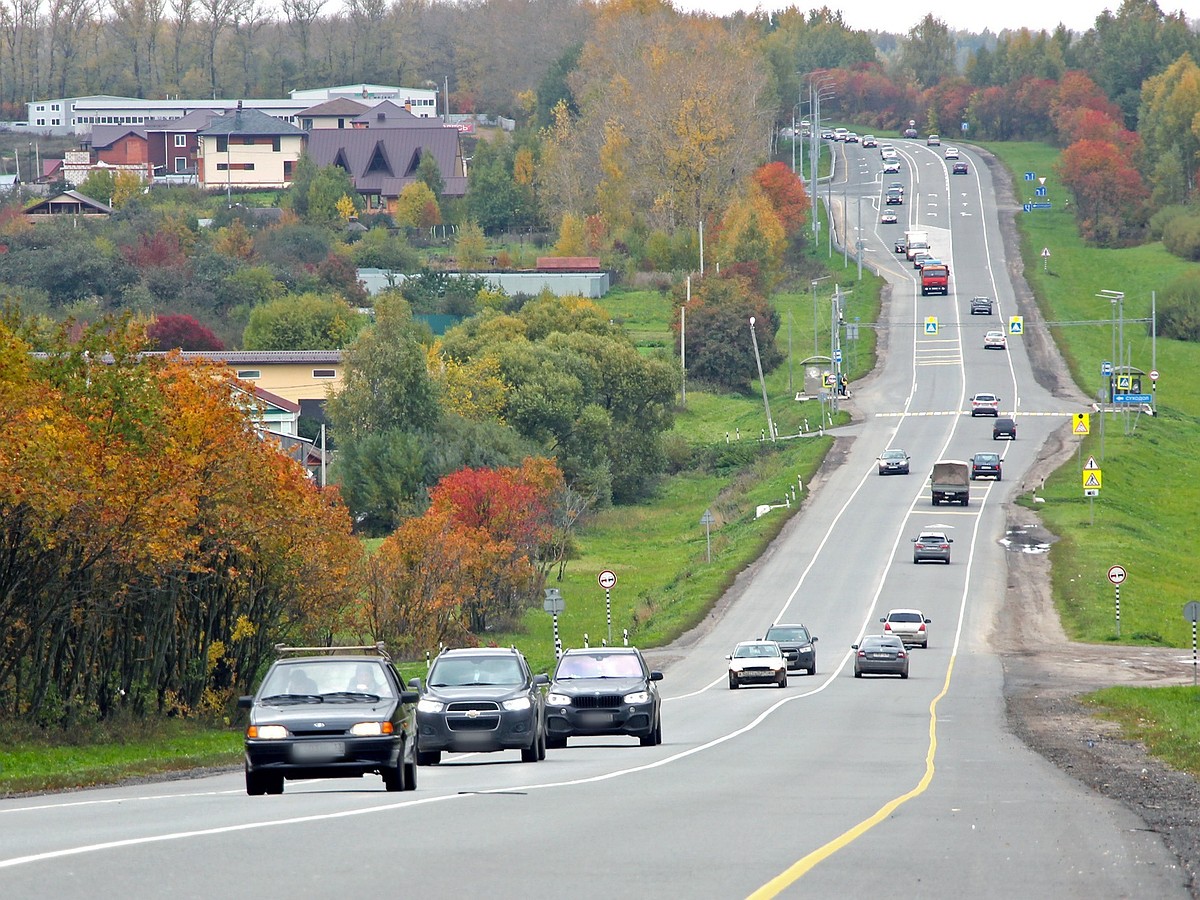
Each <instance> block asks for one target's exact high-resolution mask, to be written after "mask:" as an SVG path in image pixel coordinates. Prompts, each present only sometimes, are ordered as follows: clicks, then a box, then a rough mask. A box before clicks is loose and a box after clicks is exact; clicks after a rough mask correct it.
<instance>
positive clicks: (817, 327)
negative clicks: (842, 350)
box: [811, 275, 830, 356]
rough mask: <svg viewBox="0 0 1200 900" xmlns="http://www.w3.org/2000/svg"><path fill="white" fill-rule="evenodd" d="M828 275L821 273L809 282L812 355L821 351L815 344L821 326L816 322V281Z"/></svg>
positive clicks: (822, 279)
mask: <svg viewBox="0 0 1200 900" xmlns="http://www.w3.org/2000/svg"><path fill="white" fill-rule="evenodd" d="M829 277H830V276H828V275H822V276H821V277H820V278H814V279H813V280H812V282H811V283H812V301H813V356H817V355H818V354H820V352H821V350H820V348H819V347H818V346H817V338H818V336H819V335H820V334H821V326H820V325H819V324H818V321H819V320H818V317H817V282H818V281H824V280H825V279H826V278H829Z"/></svg>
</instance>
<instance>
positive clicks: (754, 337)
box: [750, 316, 775, 442]
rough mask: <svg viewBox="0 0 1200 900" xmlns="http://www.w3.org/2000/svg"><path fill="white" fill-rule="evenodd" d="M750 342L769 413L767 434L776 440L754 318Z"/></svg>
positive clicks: (751, 320) (765, 405)
mask: <svg viewBox="0 0 1200 900" xmlns="http://www.w3.org/2000/svg"><path fill="white" fill-rule="evenodd" d="M750 340H751V341H752V342H753V343H754V362H755V363H756V364H757V366H758V383H759V384H760V385H761V386H762V395H763V409H765V410H766V411H767V434H769V435H770V436H771V440H772V442H773V441H774V440H775V422H774V420H772V418H771V401H769V400H768V399H767V380H766V379H765V378H763V369H762V357H761V356H759V355H758V336H757V335H756V334H755V333H754V316H751V317H750Z"/></svg>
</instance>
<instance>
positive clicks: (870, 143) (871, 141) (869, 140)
mask: <svg viewBox="0 0 1200 900" xmlns="http://www.w3.org/2000/svg"><path fill="white" fill-rule="evenodd" d="M862 145H863V146H864V147H878V146H879V141H877V140H876V139H875V135H873V134H864V135H863V139H862Z"/></svg>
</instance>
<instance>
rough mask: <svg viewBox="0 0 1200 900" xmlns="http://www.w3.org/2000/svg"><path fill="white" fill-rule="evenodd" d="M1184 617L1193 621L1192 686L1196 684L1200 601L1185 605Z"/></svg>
mask: <svg viewBox="0 0 1200 900" xmlns="http://www.w3.org/2000/svg"><path fill="white" fill-rule="evenodd" d="M1183 617H1184V619H1186V620H1187V621H1189V622H1191V623H1192V687H1195V686H1196V620H1197V619H1200V603H1197V602H1196V601H1195V600H1193V601H1192V602H1191V603H1185V604H1184V605H1183Z"/></svg>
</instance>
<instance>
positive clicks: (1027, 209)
mask: <svg viewBox="0 0 1200 900" xmlns="http://www.w3.org/2000/svg"><path fill="white" fill-rule="evenodd" d="M1024 209H1025V212H1033V204H1032V203H1026V204H1025V207H1024Z"/></svg>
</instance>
